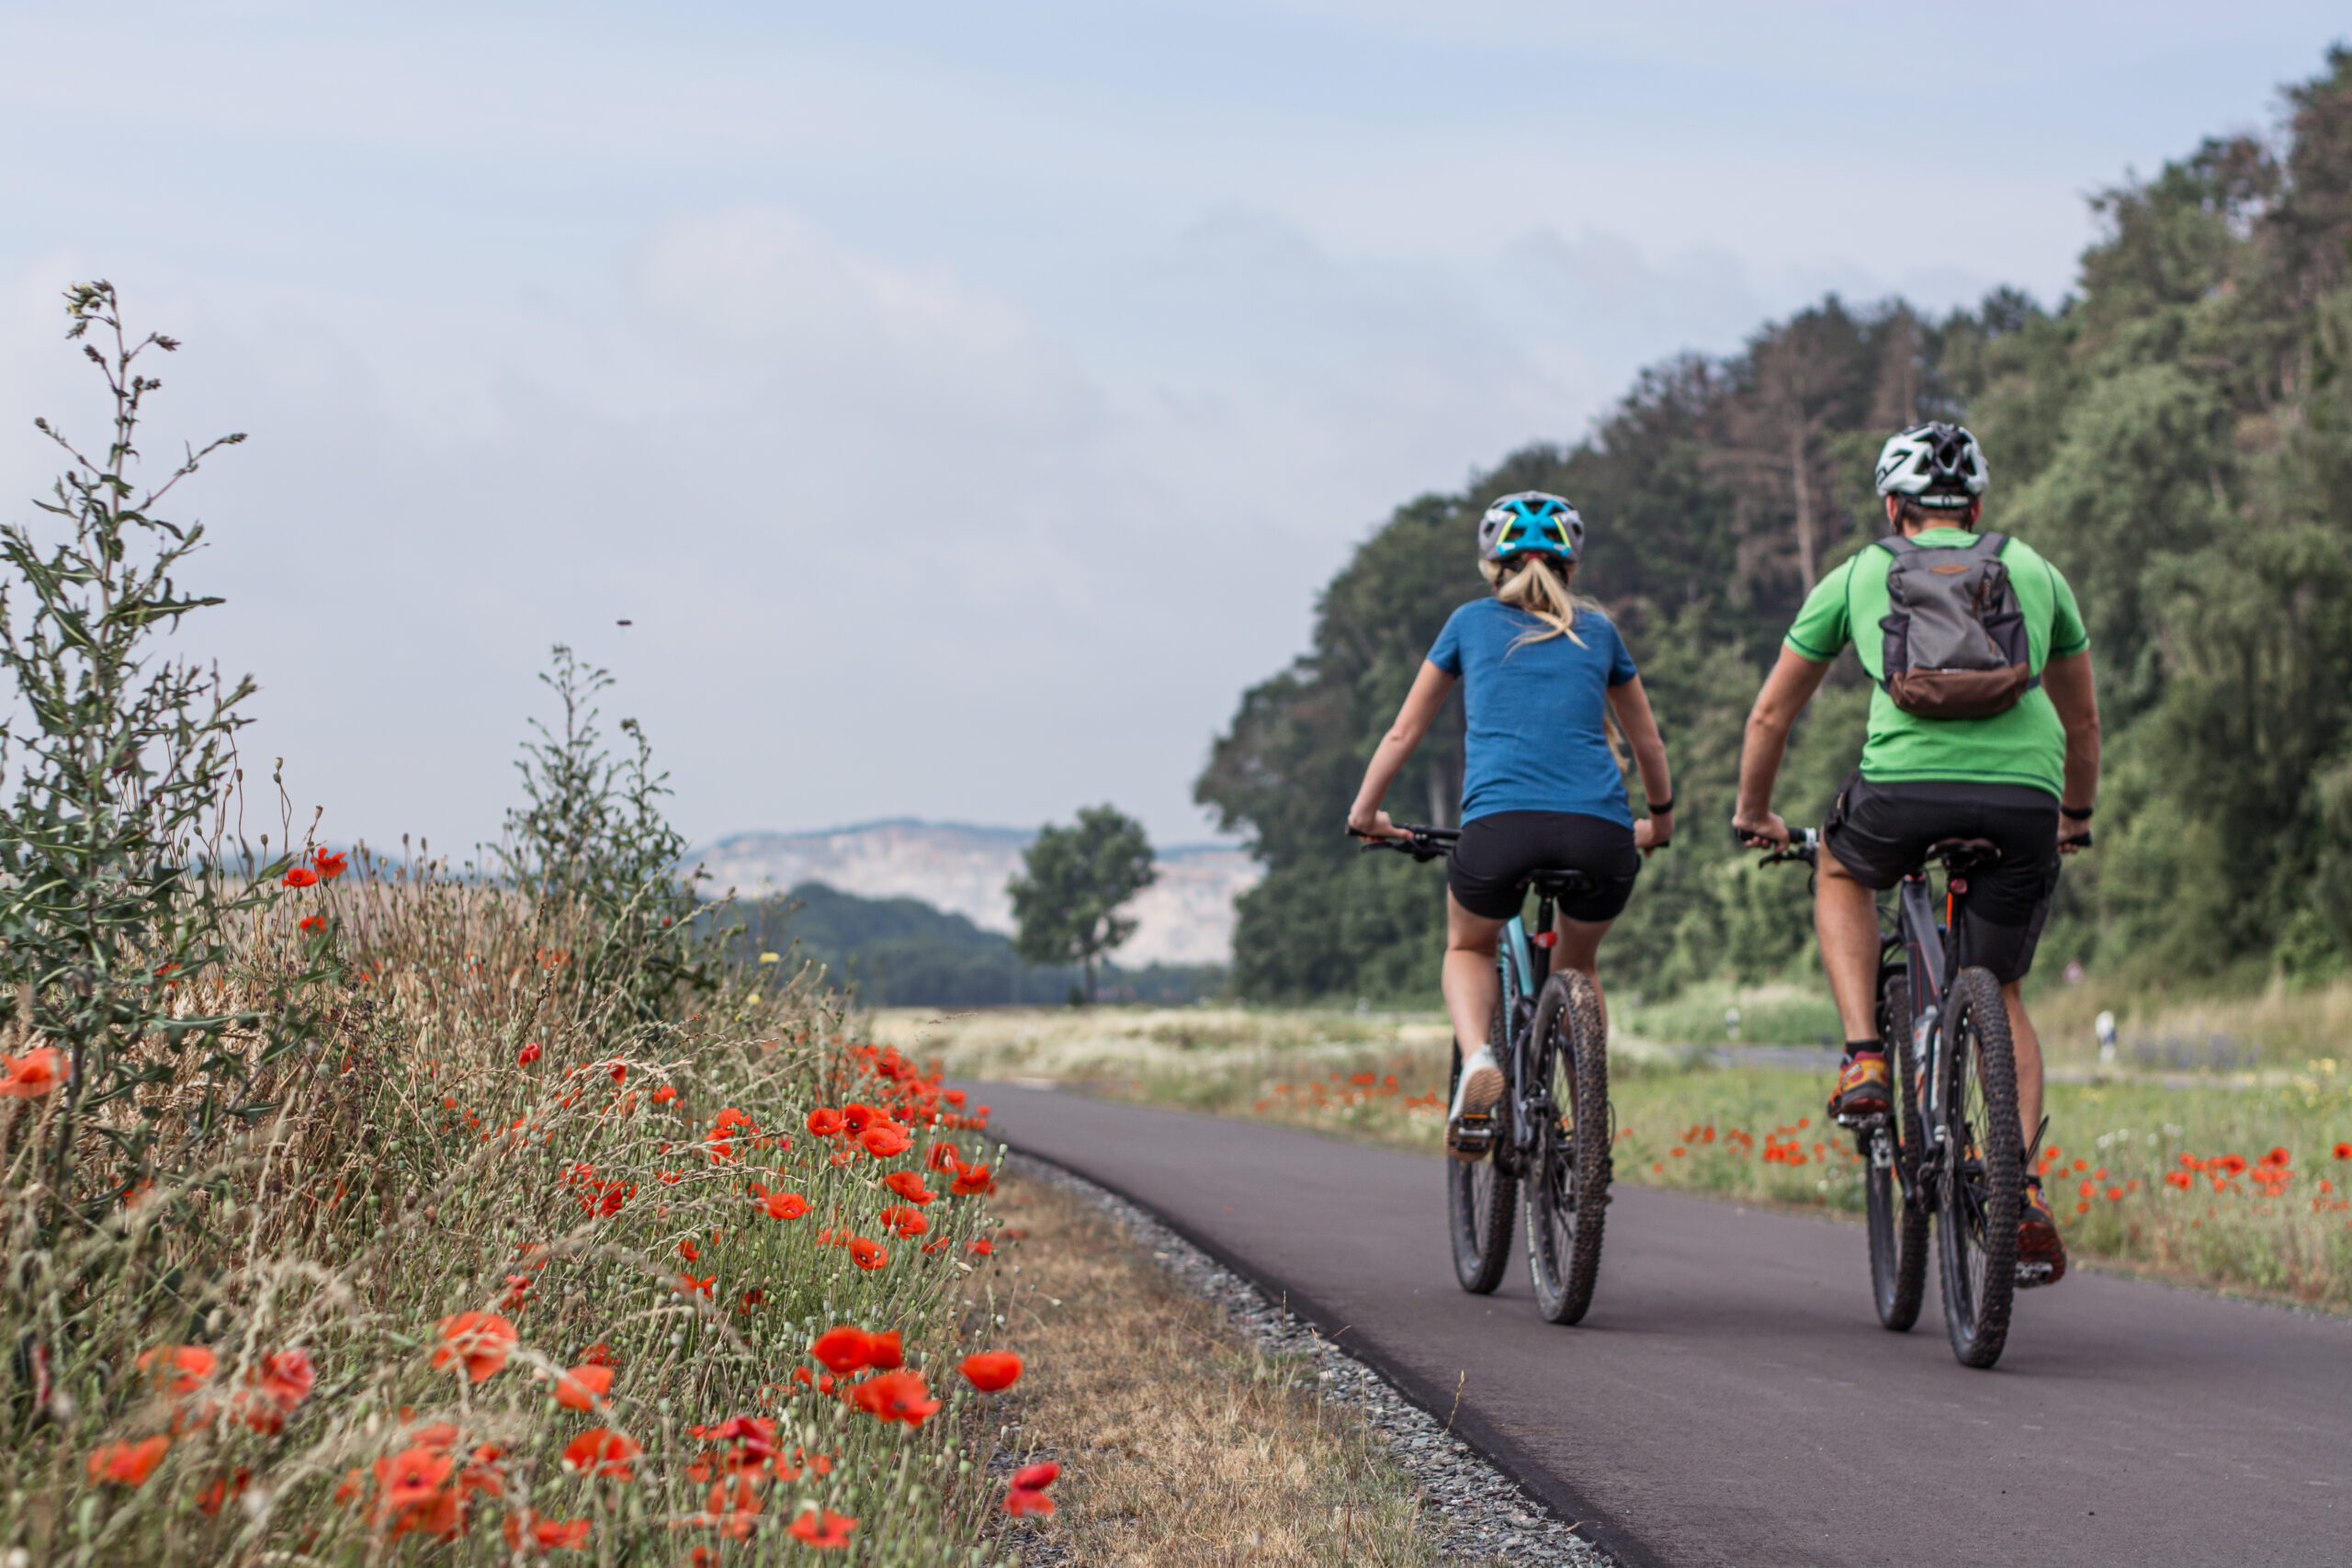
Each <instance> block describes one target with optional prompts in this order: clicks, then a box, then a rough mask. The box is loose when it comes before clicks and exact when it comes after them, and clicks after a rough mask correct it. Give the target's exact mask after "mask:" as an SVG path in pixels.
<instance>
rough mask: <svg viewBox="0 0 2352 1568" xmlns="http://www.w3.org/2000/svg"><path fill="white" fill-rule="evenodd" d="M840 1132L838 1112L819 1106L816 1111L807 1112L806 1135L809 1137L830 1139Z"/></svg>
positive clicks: (840, 1115) (840, 1124)
mask: <svg viewBox="0 0 2352 1568" xmlns="http://www.w3.org/2000/svg"><path fill="white" fill-rule="evenodd" d="M841 1130H842V1113H841V1112H840V1111H835V1110H832V1109H831V1108H830V1107H827V1106H822V1105H820V1106H819V1107H818V1108H817V1109H816V1110H814V1111H810V1112H809V1136H810V1137H814V1138H830V1137H831V1136H832V1135H833V1134H836V1133H838V1132H840V1131H841Z"/></svg>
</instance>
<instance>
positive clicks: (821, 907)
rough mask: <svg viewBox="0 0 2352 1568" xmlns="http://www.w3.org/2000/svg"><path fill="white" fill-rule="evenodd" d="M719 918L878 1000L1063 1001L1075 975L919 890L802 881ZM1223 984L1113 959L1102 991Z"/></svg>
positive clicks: (1219, 977)
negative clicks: (894, 893)
mask: <svg viewBox="0 0 2352 1568" xmlns="http://www.w3.org/2000/svg"><path fill="white" fill-rule="evenodd" d="M719 919H722V920H724V921H725V922H726V923H727V924H729V925H736V926H741V927H742V928H744V930H745V932H746V934H747V937H748V939H749V940H748V941H747V942H744V943H743V944H742V945H741V946H740V947H739V948H737V950H736V951H737V952H738V953H741V954H744V955H746V956H748V955H749V954H752V953H760V952H763V951H774V952H782V951H784V950H785V949H786V947H787V946H794V945H795V944H797V947H796V949H795V950H796V952H797V955H798V956H799V957H801V958H806V959H811V960H814V961H815V962H817V963H820V964H824V965H825V966H826V968H827V969H828V970H829V971H830V972H831V978H832V979H833V980H834V981H835V982H836V983H838V984H840V985H843V986H847V987H853V988H854V990H855V991H856V992H857V995H858V997H859V998H861V999H862V1000H864V1001H865V1002H867V1003H870V1004H874V1005H877V1006H879V1005H886V1004H895V1005H898V1006H905V1007H948V1008H965V1007H1001V1006H1004V1005H1006V1004H1012V1003H1021V1004H1028V1005H1032V1006H1034V1005H1037V1004H1041V1003H1042V1004H1049V1005H1050V1004H1056V1003H1059V1002H1062V1001H1065V1000H1067V999H1068V998H1069V994H1070V992H1071V990H1072V989H1073V988H1074V987H1076V986H1077V985H1078V982H1079V975H1078V971H1077V970H1076V969H1075V968H1069V967H1058V968H1057V967H1047V968H1035V967H1032V966H1031V965H1029V964H1023V962H1021V960H1020V958H1019V956H1018V955H1016V954H1015V953H1014V952H1013V950H1012V940H1011V939H1010V938H1008V937H1006V936H1004V935H1003V934H1002V933H1001V932H998V931H982V930H981V929H980V928H979V927H978V926H976V925H974V924H973V923H972V922H971V921H970V920H968V919H965V918H964V917H963V916H961V915H955V914H949V913H947V912H945V911H944V910H941V909H935V908H932V906H930V905H929V904H926V903H924V902H922V900H921V899H917V898H862V897H858V896H857V895H855V894H854V893H842V892H840V891H838V890H836V889H834V888H831V887H828V886H825V885H824V884H822V883H820V882H806V883H802V884H800V885H799V886H797V887H794V888H793V889H792V890H791V891H790V892H789V893H786V894H783V895H775V896H765V897H756V898H751V899H739V900H738V901H737V902H736V903H734V904H732V905H730V906H729V907H728V908H726V909H725V910H724V911H723V912H721V913H720V915H719ZM1224 983H1225V971H1224V970H1223V969H1221V968H1213V967H1206V966H1200V967H1171V966H1169V965H1164V964H1151V965H1146V966H1142V967H1136V968H1123V967H1121V966H1119V965H1117V964H1111V965H1107V966H1106V967H1105V968H1104V970H1103V975H1102V995H1103V999H1104V1000H1106V1001H1141V1002H1155V1003H1159V1004H1163V1005H1165V1004H1170V1003H1181V1002H1190V1001H1196V1000H1199V999H1200V998H1204V997H1209V996H1214V995H1216V994H1217V993H1218V992H1219V991H1220V990H1221V989H1222V988H1223V986H1224Z"/></svg>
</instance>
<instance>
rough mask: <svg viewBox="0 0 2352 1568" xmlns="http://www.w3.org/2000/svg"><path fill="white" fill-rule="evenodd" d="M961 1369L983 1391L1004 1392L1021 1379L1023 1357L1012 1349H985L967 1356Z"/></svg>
mask: <svg viewBox="0 0 2352 1568" xmlns="http://www.w3.org/2000/svg"><path fill="white" fill-rule="evenodd" d="M959 1370H960V1371H962V1372H963V1374H964V1381H965V1382H967V1383H970V1384H971V1385H972V1386H973V1387H974V1388H976V1389H978V1390H979V1391H980V1392H981V1393H1003V1392H1004V1391H1005V1390H1006V1389H1009V1388H1011V1387H1012V1385H1013V1384H1014V1383H1016V1382H1020V1381H1021V1358H1020V1357H1018V1356H1016V1355H1014V1354H1013V1353H1012V1351H1010V1350H983V1351H981V1352H980V1353H979V1354H978V1355H976V1356H967V1357H965V1358H964V1362H963V1366H962V1367H961V1368H960V1369H959Z"/></svg>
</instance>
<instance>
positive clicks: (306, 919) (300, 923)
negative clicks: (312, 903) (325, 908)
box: [294, 915, 327, 931]
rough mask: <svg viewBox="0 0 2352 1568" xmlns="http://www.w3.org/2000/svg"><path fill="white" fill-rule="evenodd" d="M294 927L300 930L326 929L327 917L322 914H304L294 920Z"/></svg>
mask: <svg viewBox="0 0 2352 1568" xmlns="http://www.w3.org/2000/svg"><path fill="white" fill-rule="evenodd" d="M294 929H295V930H296V931H324V930H326V929H327V918H326V917H325V916H324V915H305V916H303V917H302V918H301V919H299V920H297V921H295V922H294Z"/></svg>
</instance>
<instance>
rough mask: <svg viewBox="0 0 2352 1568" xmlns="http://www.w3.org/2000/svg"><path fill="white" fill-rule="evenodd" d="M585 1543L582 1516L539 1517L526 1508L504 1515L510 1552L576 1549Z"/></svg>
mask: <svg viewBox="0 0 2352 1568" xmlns="http://www.w3.org/2000/svg"><path fill="white" fill-rule="evenodd" d="M587 1544H588V1521H587V1520H586V1519H569V1520H557V1519H543V1518H541V1517H538V1516H537V1514H534V1513H533V1512H531V1510H530V1509H528V1508H518V1509H516V1510H515V1512H514V1513H511V1514H509V1515H507V1516H506V1545H507V1549H508V1550H509V1551H520V1552H525V1553H537V1552H543V1551H582V1550H583V1549H584V1548H585V1547H586V1546H587Z"/></svg>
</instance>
